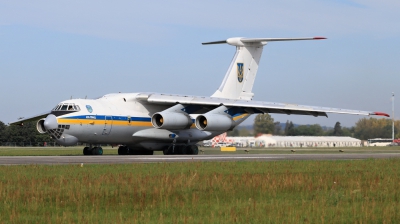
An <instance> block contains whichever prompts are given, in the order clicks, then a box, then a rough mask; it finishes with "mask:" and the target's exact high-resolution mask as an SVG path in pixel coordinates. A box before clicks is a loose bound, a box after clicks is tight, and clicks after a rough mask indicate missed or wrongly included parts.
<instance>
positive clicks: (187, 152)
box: [185, 145, 193, 155]
mask: <svg viewBox="0 0 400 224" xmlns="http://www.w3.org/2000/svg"><path fill="white" fill-rule="evenodd" d="M185 149H186V154H188V155H192V154H193V148H192V146H191V145H187V146H185Z"/></svg>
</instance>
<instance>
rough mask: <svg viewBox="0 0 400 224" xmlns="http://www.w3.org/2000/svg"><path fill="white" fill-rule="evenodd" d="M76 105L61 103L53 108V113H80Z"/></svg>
mask: <svg viewBox="0 0 400 224" xmlns="http://www.w3.org/2000/svg"><path fill="white" fill-rule="evenodd" d="M80 110H81V109H80V108H79V106H78V105H75V104H73V103H61V104H58V105H57V106H56V107H54V109H53V111H80Z"/></svg>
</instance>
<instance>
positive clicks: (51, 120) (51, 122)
mask: <svg viewBox="0 0 400 224" xmlns="http://www.w3.org/2000/svg"><path fill="white" fill-rule="evenodd" d="M43 125H44V127H45V128H46V130H51V129H57V128H58V123H57V117H56V116H55V115H54V114H49V115H47V117H46V119H45V120H44V124H43Z"/></svg>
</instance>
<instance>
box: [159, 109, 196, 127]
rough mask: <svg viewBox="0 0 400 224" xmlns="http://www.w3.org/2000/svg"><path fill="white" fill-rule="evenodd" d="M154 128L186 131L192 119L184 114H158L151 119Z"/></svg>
mask: <svg viewBox="0 0 400 224" xmlns="http://www.w3.org/2000/svg"><path fill="white" fill-rule="evenodd" d="M151 123H152V124H153V126H154V127H155V128H162V129H172V130H179V129H188V128H190V126H191V125H192V124H193V122H192V119H191V118H190V117H189V116H188V115H187V114H184V113H173V112H158V113H155V114H154V115H153V116H152V117H151Z"/></svg>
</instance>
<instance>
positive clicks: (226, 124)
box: [196, 113, 234, 131]
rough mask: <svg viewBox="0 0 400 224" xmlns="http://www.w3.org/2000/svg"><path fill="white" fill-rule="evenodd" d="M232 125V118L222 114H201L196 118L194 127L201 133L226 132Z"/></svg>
mask: <svg viewBox="0 0 400 224" xmlns="http://www.w3.org/2000/svg"><path fill="white" fill-rule="evenodd" d="M233 125H234V121H233V120H232V118H230V117H228V116H227V115H223V114H208V113H207V114H203V115H199V116H198V117H197V118H196V127H197V128H198V129H199V130H201V131H227V130H229V129H231V128H232V127H233Z"/></svg>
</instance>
